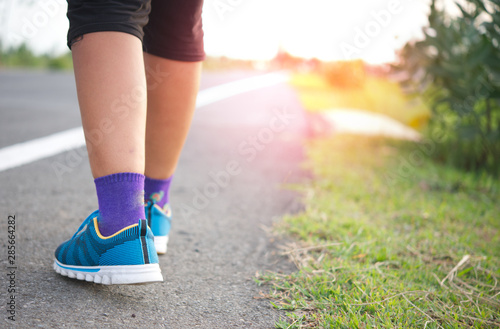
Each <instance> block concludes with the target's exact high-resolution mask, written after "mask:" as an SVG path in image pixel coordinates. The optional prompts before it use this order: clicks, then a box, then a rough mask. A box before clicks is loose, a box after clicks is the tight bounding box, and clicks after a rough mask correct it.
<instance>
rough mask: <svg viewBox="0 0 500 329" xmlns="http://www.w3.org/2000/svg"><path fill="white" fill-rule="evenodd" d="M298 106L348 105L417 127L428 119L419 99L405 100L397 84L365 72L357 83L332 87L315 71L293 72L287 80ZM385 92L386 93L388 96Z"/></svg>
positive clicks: (312, 108)
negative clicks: (293, 88)
mask: <svg viewBox="0 0 500 329" xmlns="http://www.w3.org/2000/svg"><path fill="white" fill-rule="evenodd" d="M290 83H291V84H292V86H294V87H295V89H296V90H297V91H298V94H299V98H300V101H301V103H302V106H303V107H304V108H305V109H307V110H309V111H323V110H324V109H334V108H352V109H360V110H366V111H371V112H375V113H380V114H385V115H387V116H389V117H391V118H393V119H395V120H398V121H400V122H402V123H404V124H406V125H408V126H410V127H412V128H415V129H420V128H421V127H423V126H424V125H425V124H426V123H427V121H428V120H429V118H430V110H429V108H428V107H427V106H426V105H425V104H424V103H423V102H422V101H421V100H419V99H409V98H408V96H406V95H405V94H404V93H403V92H402V90H401V87H400V86H399V85H398V84H397V83H395V82H391V81H388V80H387V79H385V78H381V77H375V76H370V75H367V76H366V77H364V78H363V79H360V85H359V86H357V87H353V86H351V87H350V88H340V87H335V86H333V85H332V84H330V83H328V81H327V80H326V78H325V77H322V76H321V75H319V74H313V73H307V74H295V75H293V76H292V79H291V81H290ZM387 95H390V97H388V96H387Z"/></svg>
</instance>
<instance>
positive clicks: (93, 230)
mask: <svg viewBox="0 0 500 329" xmlns="http://www.w3.org/2000/svg"><path fill="white" fill-rule="evenodd" d="M98 216H99V211H98V210H96V211H95V212H93V213H92V214H91V215H90V216H89V217H87V219H86V220H85V221H84V222H83V223H82V225H81V226H80V228H79V229H78V231H77V232H76V233H75V235H73V237H72V238H71V239H69V240H68V241H66V242H64V243H63V244H61V245H60V246H59V247H58V248H57V249H56V252H55V257H56V259H55V261H54V270H55V271H56V272H57V273H59V274H61V275H64V276H67V277H69V278H76V279H78V280H85V281H89V282H95V283H102V284H137V283H151V282H161V281H163V277H162V275H161V270H160V266H159V264H158V256H157V255H156V250H155V247H154V243H153V233H152V232H151V229H149V227H148V226H147V223H146V220H145V219H141V220H139V223H137V224H133V225H130V226H127V227H125V228H124V229H122V230H120V231H118V232H116V233H115V234H113V235H110V236H108V237H104V236H102V235H101V233H100V232H99V227H98V224H97V217H98Z"/></svg>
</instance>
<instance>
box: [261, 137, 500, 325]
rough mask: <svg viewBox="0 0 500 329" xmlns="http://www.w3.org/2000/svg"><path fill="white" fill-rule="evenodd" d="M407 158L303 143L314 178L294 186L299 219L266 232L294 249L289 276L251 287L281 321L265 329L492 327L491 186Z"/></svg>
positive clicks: (495, 191) (361, 147)
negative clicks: (301, 207)
mask: <svg viewBox="0 0 500 329" xmlns="http://www.w3.org/2000/svg"><path fill="white" fill-rule="evenodd" d="M414 150H415V145H411V144H410V143H408V142H400V141H394V140H387V139H382V138H369V137H359V136H348V135H343V136H336V137H334V138H331V139H327V140H315V141H312V142H310V144H309V145H308V152H309V158H310V163H309V164H308V166H309V167H310V168H311V170H312V171H313V172H314V174H315V177H316V178H315V179H314V180H313V181H312V182H311V183H309V184H307V185H305V186H298V187H297V188H299V189H300V190H302V191H303V192H304V196H305V204H306V210H305V211H304V212H303V213H302V214H299V215H296V216H292V217H288V218H285V219H284V221H283V222H282V223H281V224H280V225H278V226H277V227H276V231H277V232H279V233H280V234H285V235H286V236H291V237H292V239H291V240H293V241H295V242H294V243H290V245H288V246H286V248H285V250H284V254H286V255H288V257H290V259H291V260H292V261H293V262H294V263H295V264H296V266H297V268H298V270H297V271H296V272H295V273H293V274H290V275H282V274H278V273H266V274H259V275H257V277H256V281H257V282H258V283H259V284H269V285H270V287H271V288H270V292H269V294H268V295H266V296H265V297H267V298H270V299H271V300H272V304H273V305H274V307H276V308H278V309H281V310H286V311H287V313H286V314H287V318H286V319H283V320H282V321H281V322H279V323H277V324H276V327H278V328H313V327H314V328H316V327H324V328H469V327H472V328H498V327H499V326H500V315H499V314H500V285H499V284H498V280H499V279H500V255H499V250H500V234H499V232H500V220H499V214H500V205H499V203H498V200H500V184H499V183H498V182H497V181H496V180H494V179H492V178H491V177H489V176H482V177H477V176H474V175H473V174H468V173H463V172H460V171H457V170H455V169H452V168H449V167H445V166H441V165H438V164H436V163H434V162H432V161H431V160H428V159H426V158H424V157H420V160H419V161H418V162H416V161H408V159H412V157H415V151H414ZM410 163H413V164H414V165H409V164H410ZM402 164H405V165H402ZM402 166H403V167H404V169H403V170H402V169H401V168H402Z"/></svg>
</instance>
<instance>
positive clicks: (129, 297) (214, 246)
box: [0, 71, 305, 328]
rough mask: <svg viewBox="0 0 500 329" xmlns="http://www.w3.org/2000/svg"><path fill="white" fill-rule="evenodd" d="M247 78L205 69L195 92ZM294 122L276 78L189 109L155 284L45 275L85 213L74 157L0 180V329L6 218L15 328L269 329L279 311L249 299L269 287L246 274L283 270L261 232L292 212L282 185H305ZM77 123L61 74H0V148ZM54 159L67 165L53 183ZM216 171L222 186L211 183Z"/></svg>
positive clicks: (86, 179)
mask: <svg viewBox="0 0 500 329" xmlns="http://www.w3.org/2000/svg"><path fill="white" fill-rule="evenodd" d="M254 74H257V73H254V72H226V73H205V74H204V75H203V79H202V87H201V88H202V89H203V88H207V87H210V86H214V85H218V84H220V83H224V82H228V81H232V80H237V79H241V78H245V77H248V76H251V75H254ZM304 121H305V120H304V115H303V113H302V110H301V108H300V105H299V102H298V100H297V97H296V95H295V93H294V92H293V90H292V89H291V88H290V87H289V86H288V85H287V84H285V83H282V84H278V85H275V86H271V87H266V88H263V89H260V90H256V91H251V92H247V93H243V94H240V95H237V96H233V97H230V98H227V99H225V100H222V101H219V102H217V103H214V104H211V105H208V106H205V107H203V108H200V109H198V110H197V113H196V115H195V119H194V122H193V125H192V129H191V132H190V135H189V137H188V141H187V144H186V147H185V149H184V151H183V154H182V157H181V160H180V164H179V169H178V171H177V173H176V175H175V180H174V183H173V186H172V193H171V199H172V206H173V213H174V222H173V230H172V232H171V236H170V242H169V251H168V253H167V254H166V255H164V256H161V257H160V266H161V268H162V272H163V275H164V278H165V281H164V282H163V283H161V284H152V285H139V286H103V285H97V284H89V283H86V282H81V281H77V280H73V279H68V278H65V277H62V276H60V275H58V274H56V273H55V272H54V271H53V269H52V263H53V252H54V250H55V248H56V247H57V246H58V245H59V243H61V242H62V241H63V240H65V239H67V238H69V237H70V236H71V235H72V234H73V233H74V232H75V230H76V229H77V228H78V226H79V225H80V223H81V221H82V220H83V219H84V218H85V217H86V216H87V215H88V214H90V212H92V211H93V210H95V208H96V206H97V199H96V197H95V190H94V184H93V180H92V176H91V173H90V168H89V166H88V159H87V157H86V154H85V149H84V148H80V149H76V150H73V151H70V152H65V153H61V154H59V155H57V156H53V157H51V158H47V159H43V160H39V161H36V162H33V163H30V164H27V165H24V166H21V167H17V168H13V169H9V170H6V171H3V172H0V186H1V189H0V218H1V221H0V228H1V230H0V232H1V233H0V234H1V236H0V246H1V248H2V251H1V252H0V255H1V256H0V264H1V268H2V270H1V271H2V278H1V279H0V282H1V288H0V289H1V291H0V300H1V304H2V305H3V306H2V311H1V314H2V320H1V322H0V327H4V326H10V325H12V322H11V321H8V320H6V318H7V316H8V313H7V312H6V311H5V305H6V303H7V302H8V298H9V297H10V294H9V293H8V285H9V278H8V275H7V274H8V270H7V266H8V263H7V260H8V258H7V239H8V237H7V221H8V216H9V215H12V216H14V215H15V221H16V265H17V269H16V270H15V271H16V273H15V286H16V291H15V298H16V299H15V300H16V322H15V323H16V325H17V327H20V328H28V327H29V328H32V327H41V328H66V327H67V328H75V327H78V328H108V327H111V328H118V327H120V328H121V327H124V328H196V327H199V328H272V327H274V322H275V321H276V320H277V319H278V318H279V317H280V316H281V315H283V313H280V312H279V311H276V310H274V309H273V308H271V306H270V304H269V301H267V300H263V299H257V298H254V297H256V296H258V295H259V291H260V290H263V291H264V292H267V290H268V287H258V286H257V285H256V284H255V283H254V282H253V280H252V278H253V277H254V275H255V272H256V271H265V270H274V271H285V272H286V271H291V270H293V269H294V268H293V266H292V265H291V264H290V263H288V262H287V261H286V259H284V258H283V257H281V256H279V255H278V249H277V242H273V241H272V239H271V238H270V237H269V236H268V235H266V233H265V230H264V229H263V228H265V227H270V226H271V225H272V223H273V221H276V220H279V219H280V218H281V217H282V216H283V215H285V214H288V213H293V212H295V211H298V210H299V209H300V207H301V206H300V202H299V201H300V198H299V196H298V195H297V194H296V193H294V192H291V191H290V190H287V189H285V188H283V186H284V184H287V183H291V182H296V181H298V180H301V179H303V177H304V173H303V172H301V170H300V164H301V162H302V161H303V150H302V145H301V142H302V137H303V136H304ZM79 125H80V116H79V112H78V107H77V101H76V93H75V86H74V81H73V76H72V74H66V73H46V72H38V73H33V72H20V71H7V72H5V71H3V72H2V71H0V148H1V147H5V146H9V145H12V144H15V143H19V142H23V141H28V140H32V139H35V138H39V137H43V136H46V135H48V134H51V133H55V132H59V131H64V130H67V129H70V128H74V127H77V126H79ZM58 163H59V164H64V165H65V166H66V168H71V170H70V171H69V172H64V173H63V174H61V173H59V174H57V173H56V171H55V170H54V168H55V165H56V164H58ZM228 168H230V170H231V172H232V173H233V174H231V175H229V177H230V180H229V182H227V180H224V179H222V177H226V178H227V177H228V174H225V173H224V172H228V171H229V170H228ZM235 172H236V174H234V173H235ZM214 177H215V178H214ZM217 177H219V179H217Z"/></svg>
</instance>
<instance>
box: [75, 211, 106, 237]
mask: <svg viewBox="0 0 500 329" xmlns="http://www.w3.org/2000/svg"><path fill="white" fill-rule="evenodd" d="M98 216H99V210H96V211H94V212H93V213H91V214H90V215H89V217H87V218H86V219H85V220H84V221H83V223H82V224H81V225H80V227H79V228H78V230H76V233H75V234H74V235H73V237H72V238H71V239H74V238H75V237H77V236H78V235H80V234H81V233H82V232H83V231H84V230H85V229H86V228H87V225H88V224H89V223H90V221H92V220H93V219H94V218H96V217H98Z"/></svg>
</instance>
